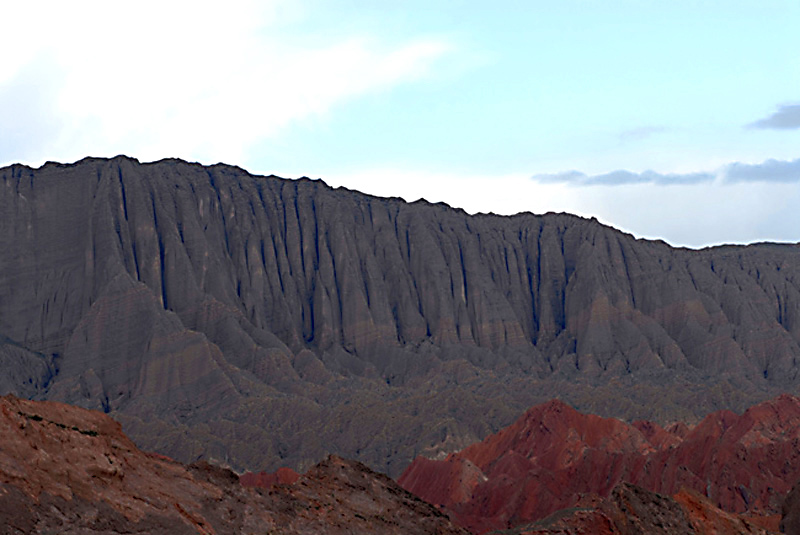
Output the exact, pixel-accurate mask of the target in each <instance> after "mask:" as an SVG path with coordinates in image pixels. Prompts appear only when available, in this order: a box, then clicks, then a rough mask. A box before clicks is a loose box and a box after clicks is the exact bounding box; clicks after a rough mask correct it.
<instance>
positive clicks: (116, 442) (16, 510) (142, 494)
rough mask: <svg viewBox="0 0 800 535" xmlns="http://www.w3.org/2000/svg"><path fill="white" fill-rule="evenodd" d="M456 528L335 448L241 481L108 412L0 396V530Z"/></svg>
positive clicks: (332, 531)
mask: <svg viewBox="0 0 800 535" xmlns="http://www.w3.org/2000/svg"><path fill="white" fill-rule="evenodd" d="M6 533H8V534H11V533H31V534H33V533H75V534H84V533H103V534H105V535H114V534H117V533H127V534H131V533H148V534H161V533H164V534H166V533H169V534H183V533H186V534H203V535H209V534H220V535H221V534H225V533H230V534H234V533H235V534H240V533H241V534H249V533H272V534H284V533H287V534H288V533H292V534H301V533H309V534H310V533H314V534H318V533H322V534H326V533H327V534H344V533H363V534H367V533H396V534H400V533H431V534H433V533H436V534H458V533H463V532H462V530H460V529H458V528H456V527H454V526H453V525H452V524H451V523H450V521H449V520H448V519H447V518H446V517H445V516H444V515H442V514H441V513H440V512H439V511H437V510H436V509H434V508H433V507H431V506H430V505H428V504H426V503H424V502H422V501H421V500H419V499H418V498H416V497H414V496H412V495H411V494H409V493H407V492H405V491H404V490H402V489H401V488H399V487H398V486H397V485H396V484H395V483H394V482H393V481H392V480H390V479H389V478H388V477H387V476H383V475H381V474H376V473H375V472H372V471H371V470H369V469H368V468H367V467H365V466H364V465H362V464H360V463H357V462H354V461H347V460H344V459H341V458H338V457H329V458H328V459H327V460H326V461H324V462H322V463H320V464H318V465H317V466H315V467H313V468H311V469H310V470H309V471H308V472H307V473H306V474H305V475H304V476H302V477H301V478H300V479H299V481H298V482H297V484H296V485H292V486H288V485H284V486H279V487H275V488H273V489H270V490H261V489H248V488H245V487H243V486H242V485H240V484H239V481H238V478H237V476H236V474H234V473H233V472H231V471H229V470H226V469H222V468H217V467H214V466H212V465H209V464H207V463H200V464H196V465H191V466H186V465H183V464H180V463H177V462H175V461H173V460H171V459H168V458H166V457H163V456H160V455H155V454H150V453H144V452H142V451H140V450H138V449H137V448H136V446H134V444H133V443H132V442H131V441H130V440H129V439H128V438H127V437H126V436H125V435H124V434H123V433H122V431H121V428H120V425H119V424H118V423H117V422H115V421H114V420H112V419H111V418H109V417H107V416H105V415H103V414H101V413H98V412H93V411H88V410H85V409H80V408H76V407H72V406H69V405H64V404H60V403H50V402H32V401H23V400H19V399H17V398H14V397H2V398H0V534H2V535H4V534H6Z"/></svg>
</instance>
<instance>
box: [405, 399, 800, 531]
mask: <svg viewBox="0 0 800 535" xmlns="http://www.w3.org/2000/svg"><path fill="white" fill-rule="evenodd" d="M672 429H676V430H678V429H680V427H678V426H674V427H673V428H672ZM798 480H800V398H797V397H793V396H789V395H782V396H780V397H778V398H776V399H774V400H771V401H768V402H764V403H761V404H759V405H757V406H754V407H752V408H750V409H748V410H747V411H745V412H744V413H743V414H741V415H737V414H735V413H732V412H730V411H719V412H716V413H712V414H710V415H708V416H707V417H706V418H704V419H703V420H702V421H701V422H700V423H699V424H697V425H696V426H694V427H692V428H691V429H687V430H682V431H680V434H678V433H676V432H670V431H667V430H666V429H664V428H661V427H659V426H658V425H657V424H653V423H648V422H638V423H637V424H635V425H630V424H626V423H624V422H622V421H619V420H616V419H609V418H601V417H598V416H595V415H586V414H581V413H579V412H577V411H576V410H574V409H573V408H571V407H569V406H568V405H567V404H565V403H564V402H561V401H558V400H554V401H551V402H548V403H546V404H543V405H539V406H536V407H533V408H531V409H530V410H529V411H528V412H527V413H525V414H524V415H523V416H522V417H520V418H519V419H518V420H517V421H516V422H515V423H514V424H512V425H511V426H509V427H507V428H505V429H503V430H501V431H500V432H498V433H496V434H494V435H491V436H489V437H487V438H486V439H485V440H484V441H482V442H480V443H476V444H474V445H471V446H469V447H468V448H465V449H463V450H461V451H460V452H457V453H453V454H450V455H449V456H448V457H447V458H446V459H444V460H440V461H434V460H430V459H426V458H423V457H420V458H417V459H416V460H415V461H414V462H413V463H412V464H411V465H410V466H409V467H408V468H407V469H406V470H405V472H404V473H403V474H402V476H401V477H400V478H399V480H398V482H399V483H400V484H401V485H402V486H403V487H404V488H406V489H408V490H409V491H411V492H413V493H415V494H417V495H419V496H420V497H422V498H423V499H425V500H426V501H428V502H430V503H433V504H436V505H438V506H440V507H441V508H442V509H443V510H447V511H450V512H451V513H452V514H453V516H454V518H455V519H456V521H457V522H458V523H459V524H460V525H462V526H465V527H467V528H468V529H470V530H471V531H472V532H474V533H482V532H484V531H487V530H491V529H506V528H511V527H514V526H517V525H520V524H524V523H526V522H531V521H536V520H540V519H542V518H545V517H547V516H548V515H550V514H552V513H554V512H555V511H558V510H562V509H567V508H571V507H576V506H577V505H576V504H580V503H581V502H582V501H583V500H584V499H585V497H586V496H599V497H601V498H607V497H608V496H610V495H611V494H612V493H613V492H615V491H614V489H616V488H619V485H621V484H628V483H630V484H633V485H636V486H638V487H641V488H642V489H645V490H646V491H648V492H657V493H659V494H663V495H666V496H675V500H677V501H678V502H679V503H680V504H681V506H682V507H684V509H687V510H689V509H691V508H694V509H692V510H695V509H696V510H697V511H699V512H702V511H703V510H704V508H705V505H703V503H705V502H698V501H697V500H696V499H695V497H702V498H703V499H704V500H706V501H707V502H708V503H709V505H711V506H713V507H716V508H719V509H721V510H723V511H726V512H728V513H732V514H746V515H752V516H754V517H763V518H761V520H758V521H756V520H753V522H754V523H758V522H760V523H761V525H766V526H772V527H776V525H777V522H778V518H779V515H780V514H781V508H782V506H783V502H784V496H785V495H786V494H787V493H788V492H789V490H790V489H791V488H792V486H793V485H794V483H795V482H796V481H798ZM615 499H616V498H615ZM701 516H702V515H701ZM732 518H733V517H732ZM773 524H774V525H775V526H773Z"/></svg>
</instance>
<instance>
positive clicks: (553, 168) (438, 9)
mask: <svg viewBox="0 0 800 535" xmlns="http://www.w3.org/2000/svg"><path fill="white" fill-rule="evenodd" d="M489 6H491V7H489ZM2 12H3V20H4V24H3V30H2V32H0V125H1V128H0V165H7V164H10V163H14V162H22V163H27V164H29V165H33V166H39V165H41V164H42V163H44V162H45V161H47V160H54V161H60V162H73V161H76V160H79V159H81V158H83V157H85V156H90V155H91V156H114V155H117V154H127V155H129V156H133V157H136V158H138V159H139V160H141V161H152V160H157V159H161V158H165V157H179V158H183V159H186V160H190V161H199V162H201V163H204V164H213V163H217V162H220V161H221V162H225V163H230V164H235V165H239V166H241V167H244V168H245V169H247V170H249V171H251V172H253V173H258V174H277V175H280V176H284V177H287V178H295V177H300V176H309V177H312V178H322V179H323V180H325V181H326V182H327V183H329V184H331V185H333V186H345V187H348V188H351V189H358V190H361V191H364V192H367V193H374V194H378V195H395V196H401V197H404V198H406V199H407V200H409V201H413V200H416V199H418V198H420V197H424V198H426V199H428V200H430V201H436V202H438V201H444V202H446V203H448V204H450V205H452V206H458V207H461V208H464V209H466V210H467V211H468V212H471V213H474V212H495V213H501V214H511V213H515V212H520V211H531V212H534V213H544V212H548V211H556V212H560V211H567V212H572V213H577V214H580V215H584V216H595V217H597V218H598V219H599V220H600V221H603V222H605V223H608V224H610V225H613V226H615V227H617V228H621V229H623V230H625V231H628V232H631V233H633V234H635V235H636V236H640V237H648V238H661V239H664V240H666V241H668V242H670V243H672V244H674V245H685V246H691V247H700V246H704V245H709V244H717V243H723V242H729V243H730V242H735V243H748V242H752V241H761V240H770V241H791V242H798V241H800V2H798V1H797V0H759V1H758V2H756V1H751V0H747V1H745V0H724V1H722V0H720V1H714V0H708V1H704V0H693V1H689V0H673V1H669V2H666V1H663V0H652V1H651V0H604V1H600V0H548V1H534V0H527V1H519V2H505V1H502V0H495V1H494V2H491V3H490V2H478V1H473V2H467V1H464V2H459V1H441V2H437V1H435V0H426V1H420V2H416V1H404V2H389V1H388V0H387V1H372V2H357V1H344V0H342V1H314V0H308V1H307V0H292V1H286V2H283V1H280V0H274V1H260V2H238V1H227V2H213V3H212V2H208V3H206V2H198V1H194V2H167V1H165V0H159V1H158V2H150V1H140V2H124V3H123V2H107V1H102V2H81V1H74V2H63V1H58V2H15V3H11V2H4V5H3V10H2Z"/></svg>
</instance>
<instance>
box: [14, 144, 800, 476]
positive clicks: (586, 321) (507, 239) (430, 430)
mask: <svg viewBox="0 0 800 535" xmlns="http://www.w3.org/2000/svg"><path fill="white" fill-rule="evenodd" d="M0 214H3V215H2V217H0V249H2V250H3V251H4V254H3V255H0V367H2V369H3V371H4V373H3V374H1V375H0V391H2V392H11V393H15V394H16V395H18V396H21V397H26V398H32V399H47V400H57V401H64V402H68V403H73V404H77V405H81V406H84V407H88V408H94V409H98V410H103V411H105V412H107V413H110V414H113V415H114V417H115V418H117V419H119V420H120V421H121V422H122V423H123V425H124V426H125V429H126V431H127V432H128V433H130V435H131V436H132V437H133V438H134V440H135V441H136V442H137V444H139V445H141V446H142V447H145V448H147V449H152V450H155V451H159V452H161V453H163V454H166V455H170V456H172V457H175V458H178V459H180V460H182V461H187V462H189V461H194V460H197V459H201V458H202V459H209V460H214V461H217V462H220V463H222V464H225V465H228V466H231V467H233V468H236V469H237V470H244V469H250V470H264V469H268V470H274V469H275V468H277V467H278V466H282V465H289V466H292V467H294V468H297V469H306V468H308V467H309V466H311V465H312V464H313V463H314V462H316V461H318V460H319V459H322V458H324V456H325V455H326V454H327V453H329V452H333V453H337V454H341V455H343V456H346V457H351V458H357V459H360V460H363V461H365V462H367V463H368V464H369V465H370V466H372V467H375V468H379V469H381V470H384V471H387V472H389V473H390V474H392V475H397V474H399V472H400V470H402V468H403V467H405V465H406V464H407V463H408V462H409V461H410V460H411V459H412V458H414V457H415V456H417V455H419V454H425V455H428V456H430V457H437V456H442V455H446V454H447V453H448V452H451V451H455V450H458V449H461V448H463V447H465V446H467V445H468V444H471V443H473V442H475V441H477V440H480V439H482V438H483V437H485V436H486V435H488V434H489V433H491V432H494V431H497V430H498V429H500V428H501V427H502V426H504V425H508V424H509V423H511V422H512V421H513V419H514V417H515V416H516V415H518V414H519V413H521V412H522V411H523V410H525V409H526V408H527V407H530V406H532V405H534V404H535V403H537V402H541V401H543V400H545V399H550V398H552V397H554V396H561V397H562V398H564V399H565V400H567V401H569V402H570V403H572V404H573V405H575V406H577V407H579V408H581V409H582V410H585V411H588V412H593V413H598V414H601V415H604V416H617V417H621V418H625V419H637V418H639V419H641V418H646V419H649V420H653V421H657V422H662V423H663V422H666V421H671V420H676V419H681V420H688V421H697V420H698V419H700V418H701V417H702V416H704V415H705V414H707V413H708V412H710V411H712V410H716V409H720V408H726V409H732V410H743V409H744V408H746V407H747V406H749V405H751V404H753V403H754V402H757V401H761V400H763V399H766V398H768V397H770V396H773V395H776V394H778V393H780V392H784V391H785V392H792V393H796V392H797V391H798V370H800V362H798V356H800V290H799V288H800V246H797V245H777V244H757V245H752V246H747V247H740V246H726V247H717V248H711V249H704V250H700V251H692V250H686V249H675V248H672V247H669V246H668V245H667V244H665V243H663V242H652V241H646V240H636V239H634V238H633V237H632V236H630V235H627V234H623V233H621V232H619V231H617V230H614V229H612V228H609V227H606V226H603V225H601V224H599V223H597V222H596V221H593V220H587V219H582V218H579V217H575V216H569V215H564V214H547V215H543V216H539V215H533V214H519V215H517V216H512V217H501V216H494V215H475V216H470V215H467V214H466V213H464V212H463V211H461V210H457V209H453V208H450V207H448V206H446V205H442V204H430V203H426V202H422V201H419V202H415V203H406V202H403V201H402V200H400V199H382V198H377V197H371V196H368V195H363V194H361V193H358V192H354V191H348V190H344V189H336V190H334V189H332V188H329V187H328V186H326V185H325V184H324V183H323V182H321V181H314V180H308V179H301V180H283V179H279V178H277V177H259V176H253V175H250V174H249V173H247V172H246V171H244V170H242V169H240V168H237V167H231V166H226V165H215V166H210V167H204V166H201V165H198V164H190V163H186V162H182V161H180V160H163V161H160V162H155V163H149V164H142V163H140V162H138V161H137V160H135V159H131V158H127V157H117V158H113V159H99V158H87V159H84V160H81V161H80V162H77V163H75V164H70V165H63V164H56V163H48V164H46V165H44V166H42V167H41V168H39V169H32V168H29V167H26V166H21V165H13V166H10V167H6V168H3V169H0ZM256 445H257V446H256Z"/></svg>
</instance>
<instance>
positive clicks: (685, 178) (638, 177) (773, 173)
mask: <svg viewBox="0 0 800 535" xmlns="http://www.w3.org/2000/svg"><path fill="white" fill-rule="evenodd" d="M532 179H533V180H534V181H537V182H540V183H543V184H569V185H571V186H620V185H630V184H658V185H666V186H676V185H686V184H698V183H703V182H713V181H714V180H719V181H721V182H724V183H736V182H800V158H798V159H796V160H791V161H786V160H775V159H769V160H766V161H764V162H761V163H755V164H750V163H742V162H732V163H728V164H725V165H723V166H721V167H719V168H718V169H716V170H714V171H697V172H687V173H657V172H655V171H652V170H647V171H642V172H641V173H636V172H632V171H628V170H625V169H619V170H616V171H611V172H608V173H602V174H597V175H587V174H586V173H582V172H580V171H576V170H570V171H562V172H558V173H546V174H538V175H534V176H533V177H532Z"/></svg>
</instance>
